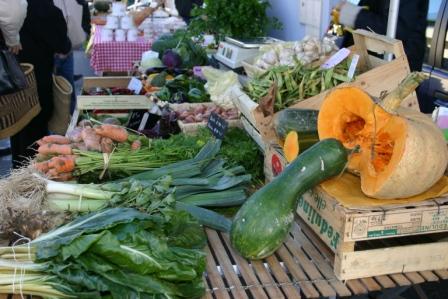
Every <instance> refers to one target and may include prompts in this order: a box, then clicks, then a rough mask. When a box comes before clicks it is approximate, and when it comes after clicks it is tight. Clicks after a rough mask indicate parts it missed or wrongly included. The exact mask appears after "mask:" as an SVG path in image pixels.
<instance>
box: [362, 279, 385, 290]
mask: <svg viewBox="0 0 448 299" xmlns="http://www.w3.org/2000/svg"><path fill="white" fill-rule="evenodd" d="M360 281H361V282H362V283H363V284H364V286H365V287H366V288H367V290H368V291H369V292H375V291H380V290H381V286H380V285H379V284H378V283H377V282H376V281H375V279H373V278H372V277H365V278H361V279H360Z"/></svg>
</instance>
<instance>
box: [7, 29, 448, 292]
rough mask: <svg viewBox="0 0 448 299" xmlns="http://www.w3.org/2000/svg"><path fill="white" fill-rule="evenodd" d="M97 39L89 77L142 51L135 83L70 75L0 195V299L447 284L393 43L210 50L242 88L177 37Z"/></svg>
mask: <svg viewBox="0 0 448 299" xmlns="http://www.w3.org/2000/svg"><path fill="white" fill-rule="evenodd" d="M102 30H103V27H101V26H97V27H96V29H95V32H96V34H95V38H94V39H95V40H96V41H97V42H96V43H94V45H93V48H92V61H93V64H95V65H96V66H97V67H98V70H107V71H121V70H123V69H127V68H128V67H130V65H129V63H131V65H132V64H133V61H132V62H129V60H130V59H135V60H139V59H140V57H141V53H140V54H138V53H137V50H142V51H146V50H148V49H149V48H151V49H152V50H153V51H155V53H152V55H151V56H150V57H149V56H148V57H146V58H147V59H145V61H142V63H141V64H140V66H141V67H140V69H139V72H138V73H136V74H135V76H134V77H113V78H108V77H100V78H85V80H84V86H83V89H82V94H81V95H80V96H79V97H78V102H77V107H76V111H75V113H74V114H73V117H72V120H71V123H70V125H69V126H68V129H67V132H66V134H65V136H59V135H50V136H45V137H43V138H42V139H40V140H38V141H36V144H37V148H36V156H35V157H34V159H32V160H31V161H30V162H29V165H25V166H24V167H23V168H22V169H19V170H15V171H13V172H12V173H11V175H10V176H9V177H6V178H2V179H1V180H0V190H1V191H2V192H0V206H1V207H2V208H1V209H0V232H1V239H2V240H3V241H4V242H3V243H4V246H3V247H0V272H1V274H0V275H1V278H2V279H1V280H0V293H2V294H11V293H12V294H20V295H22V296H23V295H28V294H30V295H36V296H43V297H58V298H72V297H87V298H98V297H102V296H113V297H117V298H122V297H123V298H124V297H135V298H146V297H149V296H155V297H157V298H207V299H208V298H216V299H221V298H238V299H239V298H272V299H274V298H275V299H277V298H321V297H335V296H340V297H345V296H357V295H362V294H367V293H371V292H373V293H374V292H378V293H379V292H382V293H383V294H385V295H387V294H390V295H394V294H395V292H397V293H398V292H400V291H403V290H404V289H405V288H407V287H410V286H412V285H417V284H421V283H424V282H433V281H440V280H444V279H448V254H447V252H448V241H447V237H448V225H447V222H448V198H447V194H448V177H447V176H446V175H445V171H446V169H447V165H448V148H447V141H446V140H445V137H444V135H443V134H442V132H441V130H440V129H439V128H438V127H437V124H436V123H435V122H433V120H432V119H431V118H430V117H429V116H427V115H424V114H422V113H420V112H419V110H418V105H417V101H416V97H415V93H414V91H415V89H416V88H417V87H418V85H419V84H420V83H421V82H422V81H424V80H425V78H426V77H425V75H424V74H423V73H420V72H412V73H411V72H410V71H409V66H408V63H407V58H406V55H405V54H404V51H403V47H402V44H401V42H400V41H398V40H395V39H393V38H390V37H385V36H380V35H377V34H374V33H371V32H366V31H363V30H357V31H354V32H353V36H354V40H355V46H354V47H352V48H350V49H346V48H343V49H338V48H337V47H336V45H335V43H334V40H332V39H331V38H323V39H318V38H310V37H306V38H304V39H303V40H300V41H294V42H282V41H278V40H270V41H272V43H271V42H270V43H269V44H257V47H256V48H250V51H246V52H245V53H249V54H250V55H248V56H247V57H248V58H250V59H247V60H245V61H243V60H244V59H239V58H242V57H243V56H244V55H241V53H243V52H244V51H243V52H242V49H246V50H247V49H248V48H247V46H248V45H251V46H253V45H254V43H250V42H245V43H243V44H241V43H240V40H235V39H234V40H230V39H227V40H225V41H224V44H221V46H222V47H221V46H220V50H218V55H221V60H220V61H221V62H222V61H226V59H225V58H228V60H229V61H228V66H229V65H230V64H231V63H229V62H232V59H231V58H232V55H233V54H235V53H237V52H238V56H237V57H238V59H237V60H235V59H234V60H233V61H237V62H238V64H235V66H238V67H241V66H243V68H244V69H245V70H246V73H247V75H248V76H245V78H244V80H241V76H239V75H237V74H236V73H235V72H233V71H228V70H226V71H224V70H220V69H217V68H212V67H211V66H207V64H208V63H209V59H208V57H207V52H206V50H205V49H204V46H203V43H202V40H201V37H197V36H192V35H191V34H190V32H189V31H188V30H187V31H185V30H178V31H175V32H173V33H172V34H171V35H168V36H163V37H159V38H157V39H156V40H154V41H151V43H148V41H143V40H141V39H139V40H138V41H135V42H126V43H124V42H119V41H115V42H111V41H108V42H104V41H102V40H101V39H100V38H101V36H104V34H103V33H102V32H101V31H102ZM263 40H268V39H263ZM251 41H252V42H253V40H251ZM133 43H135V45H133V46H134V47H135V48H138V49H133V50H136V52H132V55H131V54H129V55H128V56H129V57H128V56H126V57H125V58H126V59H125V58H123V59H122V58H120V51H121V50H122V49H124V48H126V47H128V46H132V44H133ZM99 45H103V46H104V48H103V51H109V52H108V54H105V53H104V52H103V53H101V52H99V49H101V48H98V46H99ZM108 47H109V48H108ZM139 47H140V48H139ZM244 47H246V48H244ZM111 48H112V49H113V50H111ZM143 48H144V49H143ZM106 49H107V50H106ZM224 49H225V50H224ZM229 49H230V50H229ZM219 51H221V52H219ZM372 52H376V53H379V54H384V53H392V54H393V55H394V59H392V60H389V59H387V57H378V56H379V55H373V54H372ZM131 56H132V57H131ZM94 57H95V58H94ZM107 57H113V60H110V61H107V60H106V58H107ZM383 58H385V59H383ZM102 59H104V60H102ZM120 59H121V60H120ZM125 60H127V61H125ZM100 61H101V63H102V64H100ZM143 66H145V67H143ZM103 67H104V68H103ZM127 70H129V69H127Z"/></svg>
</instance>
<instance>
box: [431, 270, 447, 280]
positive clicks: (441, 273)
mask: <svg viewBox="0 0 448 299" xmlns="http://www.w3.org/2000/svg"><path fill="white" fill-rule="evenodd" d="M434 273H436V274H437V275H438V276H439V277H440V278H442V279H448V270H435V271H434Z"/></svg>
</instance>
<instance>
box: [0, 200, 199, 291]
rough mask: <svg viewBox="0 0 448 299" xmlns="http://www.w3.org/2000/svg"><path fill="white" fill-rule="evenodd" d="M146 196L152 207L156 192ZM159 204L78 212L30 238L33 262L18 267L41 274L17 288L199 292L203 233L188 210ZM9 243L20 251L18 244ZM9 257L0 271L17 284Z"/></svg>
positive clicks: (37, 289) (12, 262) (25, 257)
mask: <svg viewBox="0 0 448 299" xmlns="http://www.w3.org/2000/svg"><path fill="white" fill-rule="evenodd" d="M152 200H153V204H154V206H157V207H160V205H157V204H156V203H157V202H158V201H160V199H159V198H152ZM162 210H164V211H163V213H162V212H161V211H162ZM162 210H159V212H158V208H155V209H154V210H153V212H154V214H153V215H149V214H146V213H141V212H138V211H137V210H134V209H130V208H113V209H107V210H104V211H100V212H96V213H91V214H88V215H86V216H83V217H79V218H77V219H76V220H75V221H73V222H71V223H68V224H66V225H64V226H62V227H60V228H58V229H56V230H54V231H52V232H50V233H48V234H46V235H42V236H41V237H40V238H38V239H36V240H34V241H32V242H31V246H32V250H33V252H35V254H36V256H35V261H34V262H31V261H27V266H26V267H30V266H31V265H34V266H40V268H39V271H42V272H35V273H37V274H32V275H34V276H33V277H32V278H33V280H28V279H26V280H25V281H26V282H27V283H26V285H24V290H25V292H24V293H25V294H27V290H29V289H30V290H33V292H34V294H36V292H37V294H41V295H45V294H49V293H52V294H57V292H58V291H59V292H61V294H62V295H63V296H75V297H77V298H95V297H101V296H107V295H109V296H111V297H113V298H134V297H135V298H146V297H147V298H149V297H151V298H199V297H201V296H202V295H203V293H204V284H203V281H202V273H203V272H204V270H205V253H204V252H203V251H202V248H203V247H204V246H205V244H206V238H205V234H204V231H203V229H202V227H201V226H200V225H199V224H198V222H197V221H196V220H194V219H193V218H192V216H190V214H188V213H187V212H184V211H178V210H175V209H174V206H173V204H172V205H171V208H169V207H165V208H163V209H162ZM9 249H10V250H11V251H13V252H14V250H17V251H20V250H22V249H24V250H26V246H24V247H19V248H15V249H13V248H9ZM7 250H8V248H3V252H4V251H7ZM3 254H4V253H2V254H1V255H3ZM27 256H28V255H26V254H25V255H23V258H24V259H28V257H27ZM1 258H4V256H1ZM14 259H17V257H14ZM17 263H18V262H17V261H15V260H12V261H11V262H10V267H9V268H8V269H9V270H8V269H3V270H2V271H7V272H8V271H11V280H12V281H14V282H13V283H18V281H15V276H14V275H13V273H12V271H13V269H14V267H17V266H18V265H16V264H17ZM8 273H9V272H8ZM26 275H27V274H26ZM30 279H31V277H30ZM37 282H39V283H40V284H37ZM5 283H9V281H8V282H5ZM1 285H2V283H1V282H0V287H1Z"/></svg>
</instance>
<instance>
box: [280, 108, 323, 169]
mask: <svg viewBox="0 0 448 299" xmlns="http://www.w3.org/2000/svg"><path fill="white" fill-rule="evenodd" d="M318 114H319V111H318V110H310V109H297V108H287V109H284V110H282V111H280V112H278V113H277V115H276V116H275V118H274V122H273V124H274V130H275V133H276V135H277V137H278V143H279V144H280V145H283V151H284V152H285V155H286V158H287V160H288V162H291V161H292V160H294V159H295V157H297V155H298V154H299V152H303V151H304V150H306V149H307V148H309V147H310V146H312V145H313V144H315V143H317V142H318V141H319V135H318V133H317V115H318ZM292 131H293V132H296V134H297V136H296V135H291V136H290V138H292V139H290V140H289V142H286V139H287V136H288V134H291V132H292ZM294 140H295V142H294V143H297V144H294V143H291V142H292V141H294ZM286 147H289V149H290V150H293V151H292V152H290V151H289V150H287V149H286ZM296 148H297V149H296ZM296 150H297V153H296V154H295V155H293V154H292V153H294V152H295V151H296ZM288 157H290V158H289V159H288Z"/></svg>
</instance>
